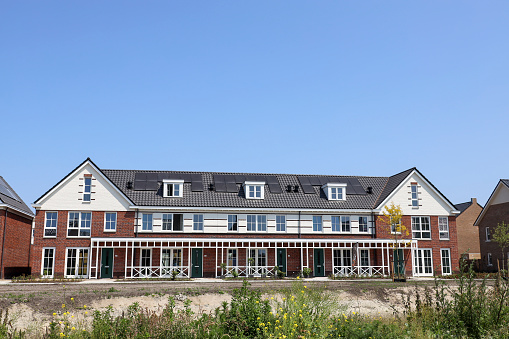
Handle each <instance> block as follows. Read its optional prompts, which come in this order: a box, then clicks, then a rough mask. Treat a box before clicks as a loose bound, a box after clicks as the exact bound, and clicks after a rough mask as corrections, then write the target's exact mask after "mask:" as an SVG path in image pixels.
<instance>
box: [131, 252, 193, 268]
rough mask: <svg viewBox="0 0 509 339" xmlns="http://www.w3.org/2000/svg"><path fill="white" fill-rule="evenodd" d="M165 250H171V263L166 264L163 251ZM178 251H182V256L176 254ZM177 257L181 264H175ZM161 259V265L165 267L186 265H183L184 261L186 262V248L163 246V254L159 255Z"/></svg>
mask: <svg viewBox="0 0 509 339" xmlns="http://www.w3.org/2000/svg"><path fill="white" fill-rule="evenodd" d="M165 251H169V252H170V257H169V259H170V265H165V264H164V262H163V253H164V252H165ZM178 251H180V256H176V255H175V252H177V253H178ZM176 258H177V259H179V260H180V265H175V259H176ZM151 260H152V259H151ZM159 261H160V265H161V267H163V268H173V267H181V266H184V265H183V262H184V249H183V248H161V255H160V256H159ZM140 266H141V265H140Z"/></svg>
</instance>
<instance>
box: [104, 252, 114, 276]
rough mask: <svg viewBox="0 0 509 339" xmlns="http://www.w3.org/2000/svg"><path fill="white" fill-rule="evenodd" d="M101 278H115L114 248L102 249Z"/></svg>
mask: <svg viewBox="0 0 509 339" xmlns="http://www.w3.org/2000/svg"><path fill="white" fill-rule="evenodd" d="M101 278H113V248H103V249H102V252H101Z"/></svg>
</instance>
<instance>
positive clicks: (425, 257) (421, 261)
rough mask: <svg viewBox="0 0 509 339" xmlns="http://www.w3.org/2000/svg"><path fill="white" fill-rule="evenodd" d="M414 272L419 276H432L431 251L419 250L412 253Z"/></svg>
mask: <svg viewBox="0 0 509 339" xmlns="http://www.w3.org/2000/svg"><path fill="white" fill-rule="evenodd" d="M414 261H415V263H414V267H415V272H416V273H417V274H419V275H433V260H432V257H431V249H419V250H415V251H414Z"/></svg>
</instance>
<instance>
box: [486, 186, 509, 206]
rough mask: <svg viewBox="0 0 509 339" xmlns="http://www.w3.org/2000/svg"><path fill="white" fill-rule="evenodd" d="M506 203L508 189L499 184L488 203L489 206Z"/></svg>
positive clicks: (508, 194) (508, 198) (508, 199)
mask: <svg viewBox="0 0 509 339" xmlns="http://www.w3.org/2000/svg"><path fill="white" fill-rule="evenodd" d="M506 202H509V188H507V186H506V185H504V184H503V183H502V182H500V184H499V185H498V187H497V189H496V190H495V192H494V193H493V196H492V197H491V199H490V201H489V203H490V205H498V204H503V203H506Z"/></svg>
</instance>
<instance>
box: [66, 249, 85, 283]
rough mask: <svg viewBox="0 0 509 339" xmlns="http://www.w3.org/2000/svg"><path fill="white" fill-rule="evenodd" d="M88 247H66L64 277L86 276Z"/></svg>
mask: <svg viewBox="0 0 509 339" xmlns="http://www.w3.org/2000/svg"><path fill="white" fill-rule="evenodd" d="M88 258H89V249H88V248H68V249H67V259H66V261H65V262H66V266H65V276H66V278H87V277H88Z"/></svg>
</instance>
